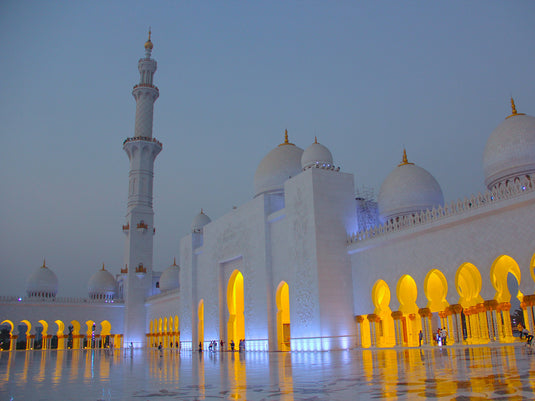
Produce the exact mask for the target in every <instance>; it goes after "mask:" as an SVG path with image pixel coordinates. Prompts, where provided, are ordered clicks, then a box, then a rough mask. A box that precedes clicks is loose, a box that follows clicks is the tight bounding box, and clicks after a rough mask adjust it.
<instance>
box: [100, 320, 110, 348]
mask: <svg viewBox="0 0 535 401" xmlns="http://www.w3.org/2000/svg"><path fill="white" fill-rule="evenodd" d="M110 334H111V323H110V322H108V321H107V320H103V321H102V322H100V341H101V342H100V346H101V348H108V347H109V346H110Z"/></svg>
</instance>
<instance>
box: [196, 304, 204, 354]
mask: <svg viewBox="0 0 535 401" xmlns="http://www.w3.org/2000/svg"><path fill="white" fill-rule="evenodd" d="M197 316H198V319H199V321H198V325H197V333H198V337H199V338H198V340H199V345H200V346H201V349H202V348H204V347H203V344H204V300H203V299H201V300H200V301H199V306H198V307H197Z"/></svg>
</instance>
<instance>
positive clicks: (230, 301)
mask: <svg viewBox="0 0 535 401" xmlns="http://www.w3.org/2000/svg"><path fill="white" fill-rule="evenodd" d="M227 307H228V313H229V319H228V323H227V336H228V343H229V344H230V343H231V341H234V344H235V345H236V346H237V345H238V344H239V342H240V340H241V339H245V319H244V316H243V311H244V296H243V275H242V274H241V272H240V271H239V270H234V271H233V272H232V274H231V275H230V278H229V281H228V286H227Z"/></svg>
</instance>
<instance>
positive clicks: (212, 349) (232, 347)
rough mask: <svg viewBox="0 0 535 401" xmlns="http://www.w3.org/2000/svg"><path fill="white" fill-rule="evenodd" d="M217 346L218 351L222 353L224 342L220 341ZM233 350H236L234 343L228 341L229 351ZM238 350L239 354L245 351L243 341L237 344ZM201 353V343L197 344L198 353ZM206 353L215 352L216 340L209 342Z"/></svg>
mask: <svg viewBox="0 0 535 401" xmlns="http://www.w3.org/2000/svg"><path fill="white" fill-rule="evenodd" d="M219 345H220V350H221V351H224V350H225V349H224V345H225V342H224V341H223V340H220V341H219ZM235 349H236V344H235V343H234V340H230V350H231V351H235ZM238 350H239V351H240V352H241V351H245V339H241V340H240V343H239V344H238ZM202 351H203V344H202V342H199V352H202ZM208 351H210V352H216V351H217V340H212V341H210V344H209V345H208Z"/></svg>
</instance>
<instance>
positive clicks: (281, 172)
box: [254, 132, 303, 196]
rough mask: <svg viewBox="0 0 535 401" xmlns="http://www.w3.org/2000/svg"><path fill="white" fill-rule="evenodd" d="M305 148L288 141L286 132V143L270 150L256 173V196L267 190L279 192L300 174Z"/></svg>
mask: <svg viewBox="0 0 535 401" xmlns="http://www.w3.org/2000/svg"><path fill="white" fill-rule="evenodd" d="M302 154H303V149H301V148H299V147H297V146H295V145H294V144H293V143H290V142H288V132H286V136H285V140H284V143H281V144H280V145H279V146H277V147H276V148H275V149H273V150H272V151H271V152H269V153H268V154H267V155H266V156H265V157H264V158H263V159H262V161H261V162H260V164H259V165H258V168H257V169H256V172H255V175H254V194H255V195H254V196H258V195H260V194H263V193H267V192H279V191H282V190H283V188H284V183H285V182H286V180H287V179H288V178H290V177H293V176H295V175H297V174H299V173H300V172H301V171H302V169H301V155H302Z"/></svg>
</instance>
